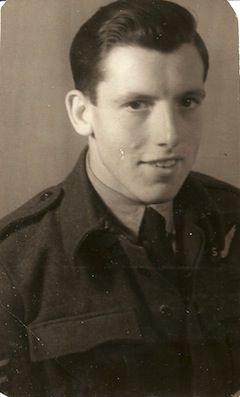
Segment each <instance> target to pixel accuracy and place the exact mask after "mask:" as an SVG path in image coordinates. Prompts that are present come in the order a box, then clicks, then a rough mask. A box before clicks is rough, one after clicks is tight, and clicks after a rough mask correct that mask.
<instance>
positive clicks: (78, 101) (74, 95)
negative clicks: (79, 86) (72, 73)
mask: <svg viewBox="0 0 240 397" xmlns="http://www.w3.org/2000/svg"><path fill="white" fill-rule="evenodd" d="M65 104H66V108H67V113H68V117H69V119H70V121H71V123H72V126H73V128H74V129H75V131H76V132H77V133H78V134H80V135H82V136H90V135H92V133H93V130H92V125H91V118H90V107H91V104H90V99H89V98H88V97H87V96H86V95H84V94H83V93H82V92H81V91H79V90H72V91H69V92H68V93H67V95H66V98H65Z"/></svg>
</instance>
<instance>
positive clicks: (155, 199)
mask: <svg viewBox="0 0 240 397" xmlns="http://www.w3.org/2000/svg"><path fill="white" fill-rule="evenodd" d="M176 194H177V193H175V194H174V193H173V192H169V191H168V192H157V193H155V194H153V192H151V194H147V192H146V194H143V192H142V193H141V196H140V197H139V199H140V201H141V202H142V203H144V204H161V203H167V202H169V201H172V200H173V199H174V197H175V196H176Z"/></svg>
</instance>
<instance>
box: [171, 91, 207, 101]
mask: <svg viewBox="0 0 240 397" xmlns="http://www.w3.org/2000/svg"><path fill="white" fill-rule="evenodd" d="M184 96H198V97H199V98H202V99H204V98H205V97H206V91H205V90H203V89H202V88H196V89H193V90H189V91H185V92H183V93H181V94H179V95H177V98H182V97H184Z"/></svg>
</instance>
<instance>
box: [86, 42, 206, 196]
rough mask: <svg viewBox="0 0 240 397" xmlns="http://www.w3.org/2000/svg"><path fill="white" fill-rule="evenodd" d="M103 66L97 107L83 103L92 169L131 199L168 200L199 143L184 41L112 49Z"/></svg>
mask: <svg viewBox="0 0 240 397" xmlns="http://www.w3.org/2000/svg"><path fill="white" fill-rule="evenodd" d="M103 68H104V76H105V77H104V80H103V81H101V82H100V83H99V85H98V87H97V105H96V106H95V105H93V104H91V103H90V104H89V107H90V109H89V110H90V113H89V114H90V123H91V127H92V130H93V135H92V136H91V137H90V138H89V153H90V164H91V168H92V170H93V172H94V173H95V175H96V176H97V177H98V178H99V179H101V180H102V181H103V182H104V183H105V184H106V185H108V186H110V187H111V188H113V189H114V190H116V191H118V192H120V193H122V194H123V195H125V196H127V197H129V198H130V199H133V200H134V201H137V202H143V203H161V202H167V201H170V200H172V199H173V198H174V197H175V195H176V194H177V192H178V191H179V189H180V187H181V185H182V184H183V181H184V180H185V178H186V176H187V175H188V173H189V171H190V170H191V168H192V165H193V163H194V160H195V157H196V153H197V150H198V146H199V141H200V135H201V106H200V105H201V102H202V100H203V98H204V88H203V63H202V60H201V58H200V55H199V54H198V52H197V50H196V48H195V47H194V46H193V45H191V44H184V45H182V46H181V47H180V48H179V49H178V50H176V51H175V52H172V53H168V54H166V53H165V54H164V53H161V52H158V51H155V50H149V49H145V48H141V47H137V46H136V47H135V46H134V47H131V46H123V47H115V48H114V49H113V50H111V52H110V53H109V54H108V56H107V57H106V59H105V61H104V64H103Z"/></svg>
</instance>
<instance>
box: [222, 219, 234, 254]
mask: <svg viewBox="0 0 240 397" xmlns="http://www.w3.org/2000/svg"><path fill="white" fill-rule="evenodd" d="M236 231H237V226H236V225H233V226H232V228H231V229H230V230H229V232H228V233H227V235H226V236H225V245H224V249H223V251H221V258H223V259H224V258H226V257H227V256H228V254H229V251H230V248H231V244H232V241H233V238H234V236H235V233H236Z"/></svg>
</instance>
